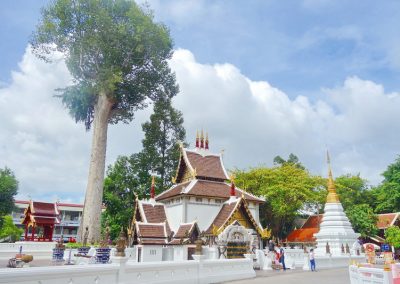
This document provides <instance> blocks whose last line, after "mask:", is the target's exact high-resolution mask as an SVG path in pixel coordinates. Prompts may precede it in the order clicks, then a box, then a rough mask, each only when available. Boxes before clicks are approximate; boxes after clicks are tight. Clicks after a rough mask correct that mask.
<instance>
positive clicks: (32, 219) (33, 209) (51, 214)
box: [22, 201, 60, 226]
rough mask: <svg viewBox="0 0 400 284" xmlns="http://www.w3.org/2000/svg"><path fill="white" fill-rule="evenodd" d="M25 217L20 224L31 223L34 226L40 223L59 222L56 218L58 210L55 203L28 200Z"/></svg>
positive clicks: (58, 213)
mask: <svg viewBox="0 0 400 284" xmlns="http://www.w3.org/2000/svg"><path fill="white" fill-rule="evenodd" d="M24 214H25V217H24V219H23V220H22V224H29V223H33V224H36V226H40V225H42V224H46V225H47V224H52V225H54V224H59V223H60V220H59V219H58V217H59V215H60V212H59V211H58V208H57V203H46V202H36V201H30V202H29V205H28V208H27V209H25V212H24Z"/></svg>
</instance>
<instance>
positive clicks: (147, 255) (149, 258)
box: [136, 245, 163, 262]
mask: <svg viewBox="0 0 400 284" xmlns="http://www.w3.org/2000/svg"><path fill="white" fill-rule="evenodd" d="M139 247H140V248H141V253H140V261H139V262H153V261H162V252H163V250H162V249H163V247H162V246H160V245H144V246H137V248H139ZM136 255H139V254H138V252H136Z"/></svg>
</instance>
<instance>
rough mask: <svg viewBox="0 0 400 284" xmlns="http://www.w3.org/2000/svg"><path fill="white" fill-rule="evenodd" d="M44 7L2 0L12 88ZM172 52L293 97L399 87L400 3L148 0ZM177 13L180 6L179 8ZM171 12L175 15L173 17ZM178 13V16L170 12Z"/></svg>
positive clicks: (1, 75) (3, 76)
mask: <svg viewBox="0 0 400 284" xmlns="http://www.w3.org/2000/svg"><path fill="white" fill-rule="evenodd" d="M48 2H49V1H45V0H13V1H2V3H1V5H2V8H1V11H0V36H1V38H2V39H3V40H2V43H1V45H0V52H1V54H2V60H1V61H2V64H1V67H0V80H1V81H3V82H9V79H10V71H11V70H13V69H15V68H16V67H17V63H18V62H19V60H20V58H21V57H22V55H23V53H24V51H25V47H26V44H27V43H28V40H29V36H30V34H31V32H32V30H33V29H34V26H35V25H36V23H37V22H38V17H39V15H40V8H41V6H43V5H44V4H46V3H48ZM149 4H150V6H151V8H152V9H154V10H155V15H156V18H157V19H158V20H160V21H163V22H164V23H166V25H167V26H169V27H170V29H171V34H172V37H173V39H174V41H175V46H176V47H180V48H186V49H189V50H191V51H192V52H193V53H194V54H195V56H196V58H197V60H198V61H199V62H201V63H211V64H212V63H216V62H219V63H224V62H229V63H231V64H233V65H235V66H237V67H238V68H239V69H240V70H241V71H242V72H243V73H244V74H246V75H247V76H248V77H250V78H252V79H253V80H268V81H269V82H270V83H271V84H273V85H275V86H278V87H279V88H281V89H282V90H284V91H285V92H287V93H290V94H291V95H297V94H305V95H308V96H313V95H315V94H316V93H317V92H318V91H319V89H320V88H321V87H331V86H335V85H338V84H340V83H341V82H342V81H343V80H344V79H345V78H346V77H347V76H349V75H356V76H359V77H361V78H364V79H369V80H373V81H375V82H377V83H381V84H383V85H384V86H385V88H386V89H387V90H388V91H393V90H397V89H398V87H397V86H398V84H397V81H398V80H399V79H400V75H399V68H400V29H398V28H397V27H398V26H399V21H400V20H399V15H400V3H399V2H398V1H379V2H378V1H329V0H321V1H317V0H311V1H295V0H292V1H290V0H289V1H261V0H260V1H183V0H182V1H154V2H151V1H150V3H149ZM177 7H178V8H177ZM171 10H172V11H171ZM173 10H175V11H173Z"/></svg>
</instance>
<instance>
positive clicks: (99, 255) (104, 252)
mask: <svg viewBox="0 0 400 284" xmlns="http://www.w3.org/2000/svg"><path fill="white" fill-rule="evenodd" d="M110 251H111V249H110V248H97V249H96V263H108V262H109V261H110Z"/></svg>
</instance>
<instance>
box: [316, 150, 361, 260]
mask: <svg viewBox="0 0 400 284" xmlns="http://www.w3.org/2000/svg"><path fill="white" fill-rule="evenodd" d="M319 227H320V229H319V231H318V233H316V234H314V237H315V238H316V243H317V248H316V250H315V253H316V255H325V254H326V253H330V254H331V255H332V256H335V255H341V254H342V253H343V252H344V248H346V251H348V252H349V253H350V248H354V245H356V244H358V237H359V236H360V234H358V233H355V232H354V230H353V227H352V226H351V223H350V221H349V219H348V218H347V216H346V214H345V213H344V211H343V206H342V204H341V203H340V200H339V196H338V195H337V193H336V186H335V183H334V181H333V176H332V170H331V165H330V159H329V154H328V196H327V197H326V203H325V207H324V215H323V217H322V221H321V224H320V226H319ZM353 253H354V251H353Z"/></svg>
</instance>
